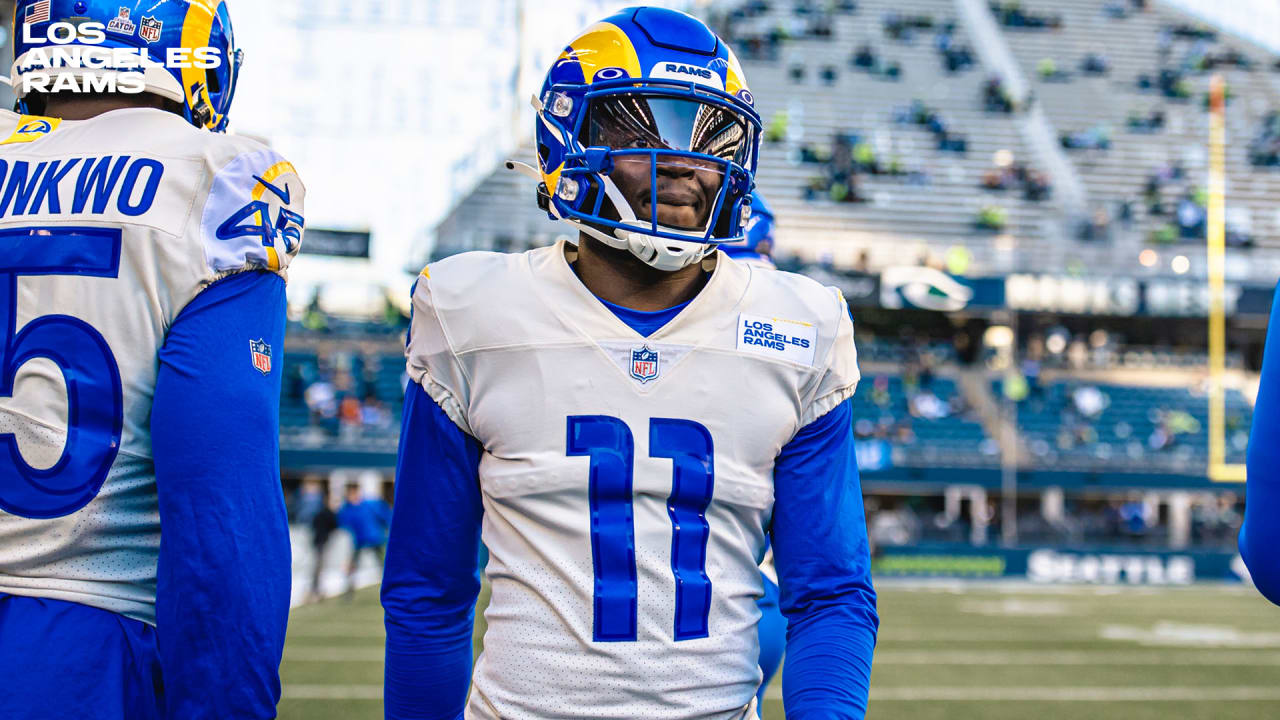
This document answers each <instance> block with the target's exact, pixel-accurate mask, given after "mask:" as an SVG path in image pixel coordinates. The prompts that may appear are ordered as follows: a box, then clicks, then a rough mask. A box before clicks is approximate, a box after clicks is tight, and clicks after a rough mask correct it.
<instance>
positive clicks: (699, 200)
mask: <svg viewBox="0 0 1280 720" xmlns="http://www.w3.org/2000/svg"><path fill="white" fill-rule="evenodd" d="M754 104H755V101H754V99H753V98H752V96H751V91H750V90H748V89H747V85H746V80H745V78H744V76H743V73H742V68H741V66H740V65H739V64H738V60H737V58H736V57H735V56H734V54H733V51H732V50H730V49H729V47H728V46H727V45H725V43H724V41H723V40H721V39H720V38H719V37H717V36H716V34H715V33H714V32H712V31H711V30H710V29H709V28H708V27H707V26H706V25H705V24H703V23H702V21H700V20H698V19H696V18H694V17H691V16H689V15H686V14H684V13H682V12H677V11H674V10H666V9H661V8H650V7H633V8H627V9H625V10H622V11H619V12H618V13H617V14H615V15H612V16H610V17H608V18H606V19H605V20H603V21H602V22H599V23H596V24H595V25H592V26H591V27H589V28H587V29H586V30H585V31H583V32H582V34H580V35H579V36H578V37H577V38H576V39H574V40H573V41H572V42H571V43H569V46H568V47H566V48H565V50H564V52H562V53H561V54H560V56H559V58H558V59H557V60H556V61H555V63H554V64H553V65H552V67H551V70H550V71H549V72H548V73H547V77H546V81H545V82H544V83H543V86H542V91H541V93H540V94H539V95H538V97H536V98H534V108H535V109H536V110H537V120H536V138H537V143H538V162H539V166H540V167H539V168H538V170H537V172H536V173H534V174H536V175H537V176H538V177H539V178H540V180H541V186H540V187H539V203H540V205H541V206H542V207H543V208H544V209H545V210H547V213H548V215H550V216H551V218H552V219H556V220H564V221H566V222H569V223H571V224H573V225H574V226H576V227H577V228H578V229H579V230H580V231H582V232H584V233H586V234H587V235H589V236H590V237H593V238H596V239H597V240H600V241H601V242H603V243H605V244H606V245H609V246H611V247H615V248H619V249H625V250H629V251H630V252H631V253H633V254H634V255H636V256H637V257H639V258H640V259H641V260H643V261H644V262H646V263H648V264H649V265H651V266H653V267H655V268H657V269H659V270H664V271H672V270H678V269H680V268H682V267H686V266H688V265H691V264H693V263H695V262H698V261H699V260H701V259H702V258H704V257H706V256H707V255H708V254H709V253H711V252H713V251H714V250H715V247H716V245H717V244H719V243H724V242H740V241H742V239H743V235H744V227H745V225H746V219H747V214H748V213H749V206H750V203H749V201H748V198H749V197H750V195H751V190H752V187H753V186H754V174H755V169H756V155H757V153H758V151H759V147H760V130H761V126H760V116H759V114H758V113H757V112H756V110H755V107H754ZM620 170H621V171H632V172H640V173H641V175H640V176H641V177H643V175H644V174H648V175H649V184H648V187H647V188H643V187H642V188H640V190H639V191H638V192H635V193H633V194H632V196H631V197H627V196H626V195H625V194H624V192H623V190H621V189H620V188H619V184H618V182H617V179H618V178H617V177H611V175H615V174H616V173H618V172H619V171H620ZM679 173H685V174H687V175H695V176H696V182H698V183H699V188H700V191H699V192H698V193H695V195H696V197H692V199H689V198H688V197H686V198H685V199H683V200H681V199H678V198H677V199H674V200H673V199H672V198H673V196H677V195H679V194H680V192H681V191H679V190H678V189H674V190H673V189H671V188H672V186H671V185H670V182H669V181H668V180H666V179H665V178H669V177H672V176H674V175H676V174H679ZM660 176H662V177H663V178H664V180H663V183H666V187H667V189H665V190H662V191H660V190H659V185H660ZM632 177H633V178H634V177H635V175H632ZM660 202H661V203H663V204H666V205H668V206H669V207H670V206H672V204H673V203H674V204H676V205H680V206H681V207H680V208H679V210H680V212H684V211H685V210H688V212H687V213H685V214H684V217H685V218H686V219H687V222H686V223H685V224H684V225H680V226H676V225H667V224H662V223H659V222H658V212H657V208H658V205H659V203H660ZM669 219H670V216H668V220H669Z"/></svg>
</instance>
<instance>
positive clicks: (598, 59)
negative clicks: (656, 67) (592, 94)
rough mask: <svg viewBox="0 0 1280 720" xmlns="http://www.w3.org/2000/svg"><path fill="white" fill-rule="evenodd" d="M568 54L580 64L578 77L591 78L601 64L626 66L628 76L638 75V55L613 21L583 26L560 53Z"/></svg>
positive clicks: (567, 56) (605, 66)
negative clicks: (570, 43)
mask: <svg viewBox="0 0 1280 720" xmlns="http://www.w3.org/2000/svg"><path fill="white" fill-rule="evenodd" d="M569 57H572V58H573V59H575V60H577V61H578V64H579V65H581V66H582V79H583V81H584V82H588V83H589V82H591V79H592V78H594V77H595V74H596V72H597V71H599V70H603V69H604V68H610V67H616V68H622V69H623V70H626V71H627V73H628V74H629V75H630V76H631V77H640V76H641V75H642V74H643V73H642V71H641V70H640V56H639V55H637V54H636V48H635V46H634V45H632V44H631V38H629V37H627V34H626V33H625V32H623V31H622V28H620V27H618V26H617V25H614V24H613V23H605V22H602V23H596V24H595V25H592V26H591V27H589V28H587V29H586V31H585V32H583V33H582V35H580V36H579V37H578V38H577V39H576V40H574V41H573V44H572V45H570V46H569V47H568V49H566V50H565V52H564V53H562V54H561V55H560V58H561V59H564V58H569Z"/></svg>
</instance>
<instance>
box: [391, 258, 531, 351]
mask: <svg viewBox="0 0 1280 720" xmlns="http://www.w3.org/2000/svg"><path fill="white" fill-rule="evenodd" d="M552 249H553V248H539V249H537V250H531V251H529V252H526V253H519V254H513V253H496V252H479V251H473V252H465V253H459V254H457V255H451V256H450V257H447V258H444V259H442V260H439V261H436V262H434V263H431V264H430V265H428V266H427V268H426V269H425V270H423V271H422V275H421V276H420V277H419V278H418V281H417V284H416V285H415V287H414V313H415V325H416V324H417V323H418V319H417V313H418V312H419V311H420V310H426V311H428V312H430V313H431V314H432V315H434V318H423V320H424V321H426V322H438V323H439V324H440V325H441V326H443V329H444V330H445V332H446V333H447V334H448V336H449V340H450V344H451V346H452V347H453V350H454V351H455V352H464V351H466V350H471V349H475V348H480V347H493V346H499V345H508V344H515V343H519V342H521V341H522V339H523V338H526V337H529V336H530V335H532V334H533V333H535V332H536V330H535V329H534V327H533V326H534V325H535V324H536V317H537V316H538V312H537V311H536V309H535V308H537V307H540V303H541V301H540V299H539V298H538V297H537V293H536V292H535V289H534V287H533V283H532V280H533V274H532V270H531V261H533V262H536V258H537V257H538V256H540V255H542V254H544V253H546V252H548V251H550V250H552Z"/></svg>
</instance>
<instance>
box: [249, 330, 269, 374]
mask: <svg viewBox="0 0 1280 720" xmlns="http://www.w3.org/2000/svg"><path fill="white" fill-rule="evenodd" d="M249 359H250V360H252V361H253V367H254V368H256V369H257V371H258V372H260V373H262V374H263V375H270V374H271V346H270V345H268V344H266V343H265V342H263V341H262V339H261V338H259V339H257V340H250V341H249Z"/></svg>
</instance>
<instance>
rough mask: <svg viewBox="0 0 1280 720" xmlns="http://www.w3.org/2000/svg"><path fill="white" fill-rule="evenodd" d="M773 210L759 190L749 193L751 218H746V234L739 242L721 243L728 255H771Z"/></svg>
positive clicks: (761, 256) (758, 256)
mask: <svg viewBox="0 0 1280 720" xmlns="http://www.w3.org/2000/svg"><path fill="white" fill-rule="evenodd" d="M773 226H774V220H773V210H771V209H770V208H769V204H768V203H766V202H765V201H764V197H762V196H761V195H760V191H759V190H756V191H754V192H752V193H751V218H750V219H749V220H747V235H746V238H745V239H744V240H743V241H742V242H741V243H734V244H732V245H721V246H720V249H721V250H723V251H724V252H725V254H727V255H728V256H729V257H735V258H737V257H755V258H768V257H770V256H771V255H773V247H774V243H773Z"/></svg>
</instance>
